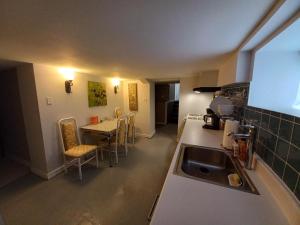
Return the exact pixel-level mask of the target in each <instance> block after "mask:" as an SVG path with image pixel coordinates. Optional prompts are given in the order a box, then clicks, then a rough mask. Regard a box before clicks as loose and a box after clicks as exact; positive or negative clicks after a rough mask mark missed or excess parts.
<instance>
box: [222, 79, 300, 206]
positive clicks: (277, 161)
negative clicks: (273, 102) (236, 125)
mask: <svg viewBox="0 0 300 225" xmlns="http://www.w3.org/2000/svg"><path fill="white" fill-rule="evenodd" d="M240 86H241V84H236V85H231V86H226V87H224V89H225V90H226V92H227V93H230V92H231V93H235V92H236V90H238V89H244V90H243V92H246V93H247V94H248V85H245V84H243V86H242V88H241V87H240ZM225 90H224V92H225ZM231 90H232V91H231ZM246 101H247V97H245V102H246ZM239 110H241V111H242V112H240V113H239V114H237V115H240V117H239V118H238V119H245V120H246V121H248V122H249V121H252V122H253V123H254V125H255V126H256V127H257V136H256V143H255V147H256V148H255V149H256V152H257V154H258V155H259V156H260V157H261V158H262V159H263V160H264V161H265V162H266V163H267V164H268V165H269V167H270V168H272V169H273V171H274V172H275V173H276V174H277V175H278V176H279V177H280V178H281V179H282V180H283V181H284V183H285V184H286V185H287V186H288V187H289V189H290V190H291V191H292V192H293V193H294V194H295V196H296V197H297V198H298V199H299V200H300V118H299V117H295V116H291V115H286V114H282V113H278V112H274V111H269V110H265V109H260V108H255V107H251V106H246V105H245V106H244V107H240V108H239Z"/></svg>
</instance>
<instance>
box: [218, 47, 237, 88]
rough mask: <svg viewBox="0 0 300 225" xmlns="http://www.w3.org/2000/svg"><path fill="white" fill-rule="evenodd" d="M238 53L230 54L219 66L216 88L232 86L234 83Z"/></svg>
mask: <svg viewBox="0 0 300 225" xmlns="http://www.w3.org/2000/svg"><path fill="white" fill-rule="evenodd" d="M237 58H238V53H237V52H234V53H232V54H231V55H230V56H229V57H228V58H227V60H226V61H225V62H224V64H222V65H221V67H220V70H219V77H218V86H223V85H226V84H232V83H234V82H236V68H237Z"/></svg>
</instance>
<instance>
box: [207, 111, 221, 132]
mask: <svg viewBox="0 0 300 225" xmlns="http://www.w3.org/2000/svg"><path fill="white" fill-rule="evenodd" d="M206 113H207V114H206V115H204V116H203V120H204V122H205V125H203V128H205V129H213V130H219V129H220V117H219V116H218V115H217V114H215V113H214V112H213V111H212V110H211V109H210V108H207V109H206Z"/></svg>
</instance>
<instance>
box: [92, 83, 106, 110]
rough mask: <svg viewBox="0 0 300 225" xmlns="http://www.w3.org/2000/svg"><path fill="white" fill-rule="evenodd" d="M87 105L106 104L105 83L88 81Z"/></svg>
mask: <svg viewBox="0 0 300 225" xmlns="http://www.w3.org/2000/svg"><path fill="white" fill-rule="evenodd" d="M88 100H89V107H94V106H104V105H107V96H106V87H105V83H102V82H94V81H88Z"/></svg>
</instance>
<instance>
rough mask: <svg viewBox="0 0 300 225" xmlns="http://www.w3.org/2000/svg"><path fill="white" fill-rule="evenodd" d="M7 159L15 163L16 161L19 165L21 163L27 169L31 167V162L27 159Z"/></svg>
mask: <svg viewBox="0 0 300 225" xmlns="http://www.w3.org/2000/svg"><path fill="white" fill-rule="evenodd" d="M7 158H9V159H11V160H13V161H16V162H17V163H20V164H22V165H23V166H26V167H30V162H29V161H27V160H25V159H22V158H20V157H18V156H16V155H9V154H8V155H7Z"/></svg>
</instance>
